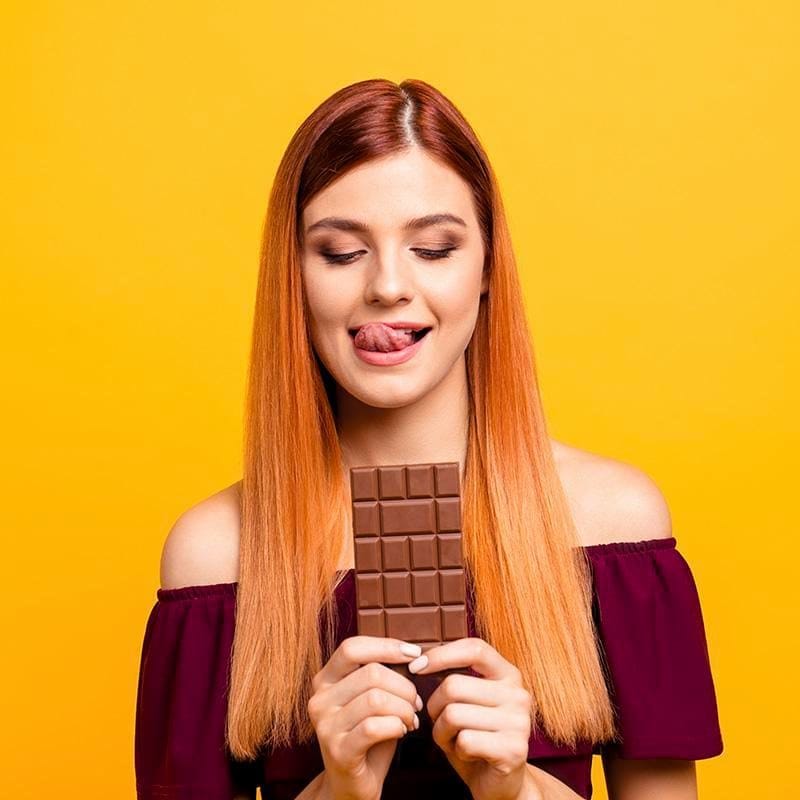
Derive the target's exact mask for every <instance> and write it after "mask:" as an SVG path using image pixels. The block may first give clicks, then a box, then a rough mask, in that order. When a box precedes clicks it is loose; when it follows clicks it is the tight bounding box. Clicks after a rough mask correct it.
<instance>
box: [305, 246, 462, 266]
mask: <svg viewBox="0 0 800 800" xmlns="http://www.w3.org/2000/svg"><path fill="white" fill-rule="evenodd" d="M457 249H458V248H456V247H446V248H444V249H443V250H428V249H426V248H422V247H414V248H412V250H413V252H415V253H417V254H419V256H420V258H424V259H425V260H426V261H436V260H439V259H441V258H450V253H451V252H452V251H453V250H457ZM363 252H364V251H363V250H356V251H354V252H352V253H328V252H326V251H324V250H323V251H321V253H320V255H321V256H322V257H323V258H324V259H325V260H326V261H327V262H328V263H329V264H351V263H352V262H353V260H354V259H355V257H356V256H358V255H360V254H361V253H363Z"/></svg>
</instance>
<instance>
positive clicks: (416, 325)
mask: <svg viewBox="0 0 800 800" xmlns="http://www.w3.org/2000/svg"><path fill="white" fill-rule="evenodd" d="M378 323H380V324H381V325H386V327H387V328H394V329H395V330H409V331H421V330H422V329H423V328H431V327H433V326H432V325H426V324H425V323H424V322H405V321H402V320H401V321H400V322H385V321H384V320H380V319H376V320H373V321H372V322H363V323H362V324H361V325H355V326H354V327H352V328H349V333H350V335H351V336H352V334H353V333H358V332H359V331H360V330H361V329H362V328H363V327H364V326H365V325H371V324H378Z"/></svg>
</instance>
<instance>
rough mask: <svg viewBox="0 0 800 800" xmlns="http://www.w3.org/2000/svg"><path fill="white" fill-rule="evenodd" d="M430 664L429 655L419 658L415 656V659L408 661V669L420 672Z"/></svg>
mask: <svg viewBox="0 0 800 800" xmlns="http://www.w3.org/2000/svg"><path fill="white" fill-rule="evenodd" d="M427 664H428V656H420V657H419V658H415V659H414V660H413V661H409V662H408V670H409V672H418V671H419V670H421V669H422V668H423V667H426V666H427Z"/></svg>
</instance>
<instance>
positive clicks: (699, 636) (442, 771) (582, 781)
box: [135, 537, 723, 800]
mask: <svg viewBox="0 0 800 800" xmlns="http://www.w3.org/2000/svg"><path fill="white" fill-rule="evenodd" d="M584 550H585V551H586V552H587V554H588V555H589V557H590V564H591V568H592V581H593V606H592V610H593V614H594V619H595V621H596V624H597V627H598V632H599V636H600V639H601V641H602V644H603V649H604V651H605V655H606V659H607V662H608V666H609V671H610V675H611V681H610V683H609V690H610V692H611V698H612V701H613V702H614V704H615V706H616V709H617V712H618V729H619V731H620V734H621V738H622V741H621V743H613V744H598V743H595V744H592V743H591V742H588V741H587V742H585V743H584V744H582V745H579V746H578V747H577V748H576V749H574V750H570V749H567V748H564V747H561V748H558V747H556V746H555V745H554V744H553V743H552V742H551V741H549V740H548V739H547V738H546V737H545V736H544V735H543V734H541V735H539V736H538V737H533V736H532V737H531V739H530V743H529V747H528V761H529V763H532V764H535V765H536V766H537V767H539V768H541V769H544V770H547V772H549V773H551V774H552V775H554V776H555V777H557V778H558V779H559V780H561V781H563V782H564V783H566V784H567V785H569V786H570V787H571V788H572V789H573V790H574V791H575V792H577V793H578V794H579V795H580V796H581V797H583V798H587V800H589V798H591V796H592V783H591V764H592V755H593V754H601V753H607V752H613V753H616V754H617V755H619V756H621V757H622V758H640V759H643V758H678V759H701V758H711V757H712V756H717V755H719V754H720V753H721V752H722V748H723V744H722V736H721V732H720V726H719V718H718V713H717V702H716V695H715V691H714V683H713V679H712V674H711V667H710V664H709V658H708V649H707V645H706V636H705V628H704V624H703V616H702V612H701V608H700V601H699V598H698V594H697V588H696V586H695V582H694V578H693V576H692V573H691V570H690V568H689V565H688V564H687V562H686V561H685V560H684V558H683V556H682V555H681V554H680V552H679V551H678V550H677V548H676V543H675V538H674V537H671V538H668V539H648V540H643V541H639V542H614V543H611V544H599V545H592V546H588V547H585V548H584ZM354 575H355V573H354V571H353V570H347V574H346V576H345V579H344V580H343V582H342V583H341V584H340V585H339V586H338V587H337V589H336V597H337V609H338V610H339V617H340V624H339V628H338V630H337V637H336V645H337V646H338V644H339V643H340V642H341V641H342V640H343V639H345V638H346V637H348V636H353V635H355V633H356V627H355V626H356V621H355V580H354ZM236 587H237V584H236V583H216V584H210V585H200V586H183V587H180V588H177V589H158V591H157V601H156V604H155V606H154V607H153V609H152V611H151V612H150V616H149V618H148V620H147V626H146V629H145V634H144V643H143V646H142V658H141V664H140V669H139V684H138V692H137V702H136V732H135V765H136V788H137V797H138V799H139V800H231V798H233V797H234V796H235V795H236V794H237V792H241V791H245V792H246V791H248V790H250V791H251V792H254V787H255V786H257V785H260V786H261V792H262V797H264V799H265V800H285V798H293V797H296V796H297V795H298V794H299V793H300V791H301V790H302V789H303V788H304V787H305V786H307V785H308V784H309V783H310V782H311V781H312V780H313V778H314V777H315V776H316V775H317V774H318V773H319V772H321V771H322V770H323V768H324V764H323V761H322V757H321V754H320V750H319V743H318V742H317V739H316V738H314V739H313V740H312V741H311V743H310V744H308V745H305V746H303V747H293V748H288V749H281V750H272V751H269V752H268V753H265V754H264V755H263V757H262V758H260V759H259V760H257V761H253V762H237V761H235V760H234V759H233V757H232V756H231V755H230V754H229V753H228V752H227V751H226V750H225V747H224V725H225V714H226V707H227V706H226V703H227V686H226V681H227V679H228V666H229V659H230V653H231V645H232V642H233V632H234V622H235V601H236ZM467 618H468V634H469V635H470V636H474V635H475V629H474V619H473V617H472V610H471V608H470V604H469V602H468V603H467ZM421 733H422V728H420V730H419V731H410V732H409V734H408V735H407V736H405V737H404V738H403V739H401V740H399V741H398V747H397V752H396V756H395V760H394V761H393V763H392V766H391V767H390V769H389V772H388V774H387V776H386V780H385V781H384V790H383V795H382V797H383V798H385V799H386V800H390V798H392V799H393V798H406V797H408V796H411V795H410V794H409V792H410V791H412V790H413V792H414V795H413V796H414V797H415V798H416V799H417V800H424V798H428V797H430V798H436V800H449V799H450V798H467V800H469V799H470V798H471V795H470V793H469V791H468V790H467V788H466V785H465V784H464V783H463V781H462V780H461V779H460V778H459V776H458V774H457V773H456V772H455V770H453V768H452V767H451V766H450V764H449V762H448V761H447V759H446V757H445V756H444V753H443V752H442V751H441V750H440V749H439V747H438V746H437V745H436V744H435V743H434V742H433V741H432V739H431V737H430V735H427V736H420V735H417V736H416V737H414V736H413V734H421Z"/></svg>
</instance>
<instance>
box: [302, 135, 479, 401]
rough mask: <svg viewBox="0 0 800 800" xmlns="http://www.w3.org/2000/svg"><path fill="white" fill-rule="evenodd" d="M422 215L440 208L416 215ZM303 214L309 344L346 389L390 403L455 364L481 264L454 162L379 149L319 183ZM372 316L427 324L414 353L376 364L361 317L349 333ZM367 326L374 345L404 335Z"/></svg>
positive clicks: (416, 394)
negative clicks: (365, 347)
mask: <svg viewBox="0 0 800 800" xmlns="http://www.w3.org/2000/svg"><path fill="white" fill-rule="evenodd" d="M430 215H448V218H447V219H439V220H438V221H437V220H428V221H425V220H423V219H422V218H424V217H428V216H430ZM414 221H417V224H414V225H411V224H410V223H412V222H414ZM302 226H303V245H302V251H301V255H302V263H303V285H304V289H305V294H306V300H307V303H308V310H309V315H310V324H311V337H312V344H313V346H314V349H315V351H316V353H317V355H318V356H319V358H320V360H321V361H322V363H323V364H324V365H325V367H326V368H327V370H328V371H329V372H330V373H331V375H332V376H333V378H334V379H335V380H336V382H337V383H338V384H339V386H340V387H341V388H342V389H343V390H344V391H346V392H348V393H349V394H350V395H352V396H353V397H354V398H357V399H358V400H360V401H361V402H363V403H365V404H367V405H370V406H375V407H380V408H397V407H401V406H405V405H409V404H411V403H413V402H415V401H416V400H417V399H419V398H421V397H423V396H424V395H425V394H427V393H428V392H429V391H430V390H431V389H432V388H434V387H435V386H437V385H438V384H439V382H440V381H442V380H443V379H444V378H445V377H446V376H447V375H448V373H450V372H451V370H453V369H456V368H459V367H461V366H462V359H463V356H464V351H465V349H466V347H467V345H468V344H469V341H470V338H471V337H472V332H473V330H474V327H475V321H476V319H477V315H478V307H479V301H480V296H481V294H483V293H484V292H485V291H486V290H487V288H488V276H487V275H485V274H484V270H483V264H484V257H485V252H484V247H483V242H482V240H481V235H480V230H479V228H478V220H477V217H476V215H475V210H474V207H473V197H472V192H471V191H470V188H469V186H468V185H467V184H466V183H465V182H464V181H463V180H462V179H461V177H460V176H459V175H458V174H456V173H455V172H454V171H453V170H451V169H450V168H449V167H446V166H444V165H442V164H441V163H439V162H437V161H435V160H433V159H432V158H431V157H430V156H428V155H426V154H425V152H424V151H423V150H421V149H420V148H417V147H414V148H412V149H411V150H409V151H407V152H405V153H403V154H401V155H392V156H388V157H386V158H381V159H376V160H373V161H371V162H368V163H366V164H363V165H361V166H359V167H356V168H354V169H352V170H350V171H349V172H347V173H346V174H344V175H343V176H342V177H341V178H339V179H337V180H336V181H334V182H333V183H332V184H331V185H330V186H328V187H327V188H326V189H325V190H324V191H322V192H320V193H319V194H317V195H316V196H315V197H314V198H313V199H312V200H311V202H310V203H308V205H307V206H306V208H305V209H304V210H303V216H302ZM436 251H441V252H440V253H437V252H436ZM374 322H387V323H395V322H403V323H416V324H418V325H419V326H422V327H430V328H431V330H430V331H429V332H428V333H427V335H426V336H425V337H424V338H423V339H422V340H421V341H420V342H419V344H418V345H417V346H416V347H415V348H414V349H415V352H414V355H413V356H411V357H410V358H407V359H406V360H404V361H402V363H394V364H391V365H386V364H381V365H378V364H375V363H368V361H366V360H364V359H362V357H361V356H359V350H358V349H357V348H356V346H355V345H356V343H362V344H363V342H361V339H363V338H364V337H365V336H366V335H367V331H368V330H369V329H365V330H364V332H363V333H362V335H361V336H360V337H359V338H358V339H354V337H353V335H352V334H351V331H352V330H353V329H355V328H358V327H360V326H362V325H365V324H367V323H374ZM371 332H374V336H372V335H371V336H369V337H368V338H369V339H371V341H372V345H371V346H378V347H381V348H382V349H385V348H386V347H387V345H386V342H387V338H388V339H391V340H393V341H396V342H397V344H395V345H392V346H394V347H399V346H401V344H402V343H403V342H401V341H400V340H402V339H404V338H405V336H406V335H405V334H399V335H398V334H397V333H389V332H387V331H386V330H384V329H381V328H377V329H376V328H372V329H371ZM376 341H382V342H383V344H381V345H376V344H375V342H376ZM398 355H400V353H395V354H394V356H395V357H396V356H398ZM365 358H367V359H370V358H372V360H373V361H374V360H377V359H381V358H384V359H385V357H384V356H378V357H377V359H376V358H375V357H374V356H372V357H371V356H369V355H367V356H365Z"/></svg>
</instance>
